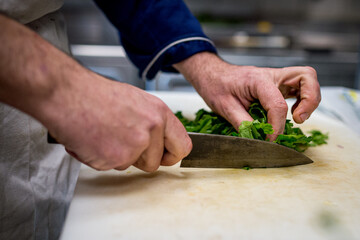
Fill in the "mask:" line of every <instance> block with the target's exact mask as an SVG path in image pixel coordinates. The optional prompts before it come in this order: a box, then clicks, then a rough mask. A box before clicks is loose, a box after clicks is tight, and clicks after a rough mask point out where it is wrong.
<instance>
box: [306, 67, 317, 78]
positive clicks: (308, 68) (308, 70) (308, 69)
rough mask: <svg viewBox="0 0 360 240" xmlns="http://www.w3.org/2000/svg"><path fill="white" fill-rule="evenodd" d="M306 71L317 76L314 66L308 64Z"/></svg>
mask: <svg viewBox="0 0 360 240" xmlns="http://www.w3.org/2000/svg"><path fill="white" fill-rule="evenodd" d="M305 71H306V73H308V74H310V75H311V76H314V77H316V76H317V73H316V70H315V68H313V67H310V66H306V67H305Z"/></svg>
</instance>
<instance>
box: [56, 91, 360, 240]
mask: <svg viewBox="0 0 360 240" xmlns="http://www.w3.org/2000/svg"><path fill="white" fill-rule="evenodd" d="M153 94H155V95H157V96H159V97H160V98H162V99H163V100H164V101H165V102H166V103H167V104H168V105H169V107H170V108H171V109H172V110H174V111H177V110H181V111H183V112H184V115H191V114H193V113H194V112H196V111H197V110H198V109H199V108H201V107H206V106H205V105H204V103H203V102H202V100H201V99H200V98H199V96H197V95H196V94H194V93H153ZM301 128H302V129H303V130H304V131H305V132H306V131H309V130H312V129H319V130H321V131H323V132H328V133H329V141H328V144H327V145H323V146H319V147H315V148H311V149H309V150H307V151H306V155H307V156H309V157H310V158H311V159H313V160H314V163H313V164H308V165H302V166H295V167H287V168H274V169H250V170H243V169H195V168H194V169H183V168H180V167H179V164H177V165H175V166H172V167H160V169H159V170H158V171H157V172H155V173H145V172H141V171H139V170H137V169H136V168H134V167H130V168H129V169H127V170H125V171H115V170H114V171H107V172H97V171H95V170H92V169H90V168H88V167H85V166H83V167H82V169H81V171H80V176H79V180H78V184H77V187H76V190H75V195H74V199H73V202H72V204H71V206H70V209H69V213H68V216H67V220H66V223H65V226H64V229H63V233H62V236H61V239H62V240H65V239H66V240H67V239H87V240H91V239H350V240H351V239H360V228H359V226H360V174H359V172H360V157H359V156H360V144H359V141H360V137H359V135H358V134H356V133H355V132H354V131H353V130H352V129H350V128H348V127H347V126H346V124H344V123H343V122H341V121H339V119H334V118H331V117H330V116H329V115H325V114H323V113H322V112H321V111H316V112H315V113H314V114H313V116H312V117H311V118H310V119H309V120H308V121H307V122H306V123H304V124H302V126H301Z"/></svg>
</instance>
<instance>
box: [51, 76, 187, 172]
mask: <svg viewBox="0 0 360 240" xmlns="http://www.w3.org/2000/svg"><path fill="white" fill-rule="evenodd" d="M81 78H82V79H86V86H84V85H81V84H79V83H78V82H81ZM72 82H73V84H74V85H75V87H72V88H73V89H78V91H76V92H71V90H67V91H65V92H64V93H63V94H64V95H63V96H59V97H60V98H59V99H63V102H61V103H60V104H59V106H57V108H56V109H58V114H57V117H56V118H57V119H53V122H55V123H56V124H52V123H50V124H48V127H49V131H50V132H51V134H52V135H53V136H54V137H55V138H56V139H57V140H58V141H59V142H60V143H62V144H64V146H65V148H66V149H67V151H68V152H69V153H70V154H71V155H72V156H74V157H75V158H77V159H78V160H80V161H81V162H83V163H84V164H86V165H88V166H90V167H92V168H95V169H98V170H108V169H113V168H115V169H118V170H124V169H126V168H128V167H129V166H130V165H134V166H135V167H137V168H139V169H142V170H144V171H147V172H153V171H155V170H157V169H158V167H159V165H166V166H169V165H173V164H175V163H177V162H178V161H180V160H181V159H182V158H184V157H185V156H186V155H188V154H189V152H190V151H191V148H192V143H191V140H190V138H189V136H188V135H187V133H186V130H185V128H184V126H183V125H182V124H181V122H180V121H179V120H178V119H177V118H176V117H175V115H174V114H173V113H172V112H171V110H170V109H169V108H168V107H167V106H166V105H165V103H164V102H162V101H161V100H160V99H158V98H157V97H155V96H152V95H150V94H148V93H146V92H145V91H143V90H140V89H138V88H136V87H133V86H131V85H128V84H124V83H119V82H114V81H110V80H107V79H105V78H102V77H101V76H98V75H96V74H94V73H92V72H90V71H87V72H83V74H82V76H79V77H78V79H76V80H73V81H72ZM80 88H81V89H80ZM62 114H63V115H62Z"/></svg>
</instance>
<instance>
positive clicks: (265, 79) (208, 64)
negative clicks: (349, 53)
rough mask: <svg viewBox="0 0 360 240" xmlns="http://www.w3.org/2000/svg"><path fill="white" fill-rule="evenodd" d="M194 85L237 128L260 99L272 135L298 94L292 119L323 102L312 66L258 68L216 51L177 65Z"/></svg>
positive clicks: (304, 116)
mask: <svg viewBox="0 0 360 240" xmlns="http://www.w3.org/2000/svg"><path fill="white" fill-rule="evenodd" d="M174 67H175V68H176V69H178V70H179V71H180V72H181V73H182V74H183V75H184V76H185V78H186V79H187V80H188V81H189V82H190V83H191V84H192V85H193V86H194V88H195V89H196V90H197V91H198V93H199V94H200V95H201V96H202V98H203V99H204V100H205V102H206V103H207V104H208V106H209V107H210V108H211V109H212V110H213V111H214V112H216V113H218V114H220V115H222V116H223V117H224V118H225V119H227V120H228V121H229V122H230V123H231V124H232V125H233V126H234V127H235V128H236V129H238V127H239V126H240V124H241V122H242V121H252V120H253V119H252V118H251V117H250V115H249V114H248V112H247V110H248V109H249V106H250V104H251V103H252V102H253V101H254V100H256V99H258V100H259V101H260V103H261V105H262V106H263V107H264V109H265V110H266V111H267V113H268V119H269V120H268V121H269V123H271V124H272V126H273V128H274V134H273V135H271V136H270V137H269V139H270V140H275V139H276V137H277V135H278V134H281V133H283V131H284V127H285V122H286V115H287V110H288V107H287V104H286V101H285V98H290V97H296V98H297V101H296V103H295V104H294V106H293V107H292V113H293V119H294V121H295V122H296V123H303V122H304V121H305V120H306V119H308V118H309V116H310V115H311V113H312V112H313V111H314V110H315V109H316V108H317V106H318V105H319V103H320V100H321V95H320V86H319V83H318V81H317V76H316V71H315V70H314V69H313V68H311V67H286V68H278V69H275V68H259V67H252V66H236V65H232V64H229V63H226V62H225V61H223V60H222V59H220V58H219V57H218V56H217V55H215V54H213V53H208V52H202V53H198V54H195V55H193V56H192V57H190V58H188V59H186V60H184V61H182V62H180V63H177V64H175V65H174Z"/></svg>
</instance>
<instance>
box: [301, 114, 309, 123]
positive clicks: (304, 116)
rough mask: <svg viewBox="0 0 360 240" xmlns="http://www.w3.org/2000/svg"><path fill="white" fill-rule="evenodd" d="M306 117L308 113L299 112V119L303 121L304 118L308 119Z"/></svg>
mask: <svg viewBox="0 0 360 240" xmlns="http://www.w3.org/2000/svg"><path fill="white" fill-rule="evenodd" d="M308 118H309V114H308V113H306V112H305V113H302V114H300V119H301V121H303V122H305V120H306V119H308Z"/></svg>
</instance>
